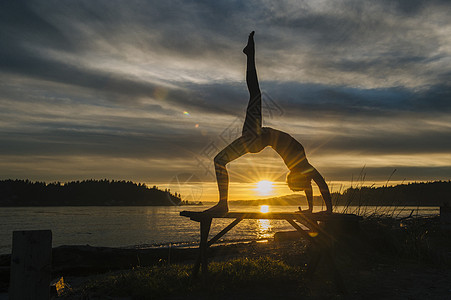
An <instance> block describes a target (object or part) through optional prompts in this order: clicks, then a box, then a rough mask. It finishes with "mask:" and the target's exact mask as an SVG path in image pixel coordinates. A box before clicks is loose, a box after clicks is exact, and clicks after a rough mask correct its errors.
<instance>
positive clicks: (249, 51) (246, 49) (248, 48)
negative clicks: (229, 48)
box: [243, 31, 255, 55]
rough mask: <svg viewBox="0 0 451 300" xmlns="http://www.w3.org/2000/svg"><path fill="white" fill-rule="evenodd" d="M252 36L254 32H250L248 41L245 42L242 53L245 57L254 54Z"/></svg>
mask: <svg viewBox="0 0 451 300" xmlns="http://www.w3.org/2000/svg"><path fill="white" fill-rule="evenodd" d="M254 34H255V31H252V32H251V33H250V34H249V39H248V40H247V45H246V47H244V49H243V52H244V54H246V55H251V54H254V52H255V48H254Z"/></svg>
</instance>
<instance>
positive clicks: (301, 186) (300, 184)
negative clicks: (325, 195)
mask: <svg viewBox="0 0 451 300" xmlns="http://www.w3.org/2000/svg"><path fill="white" fill-rule="evenodd" d="M287 184H288V187H289V188H290V189H291V190H292V191H303V190H305V189H307V188H310V187H311V185H312V183H311V179H310V178H309V177H307V176H305V175H304V174H302V173H301V172H299V171H290V173H288V175H287Z"/></svg>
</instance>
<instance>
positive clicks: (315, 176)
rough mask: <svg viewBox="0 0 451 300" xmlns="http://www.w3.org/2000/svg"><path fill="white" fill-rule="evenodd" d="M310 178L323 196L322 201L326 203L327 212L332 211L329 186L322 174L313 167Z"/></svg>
mask: <svg viewBox="0 0 451 300" xmlns="http://www.w3.org/2000/svg"><path fill="white" fill-rule="evenodd" d="M311 177H312V180H313V181H314V182H315V183H316V184H317V185H318V187H319V191H320V192H321V196H323V200H324V203H325V204H326V210H327V212H329V213H331V212H332V198H331V197H330V192H329V187H328V186H327V183H326V181H325V180H324V178H323V176H321V174H320V173H319V172H318V171H317V170H316V169H315V168H314V169H313V171H312V173H311Z"/></svg>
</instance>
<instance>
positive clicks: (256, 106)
mask: <svg viewBox="0 0 451 300" xmlns="http://www.w3.org/2000/svg"><path fill="white" fill-rule="evenodd" d="M243 52H244V53H245V54H246V56H247V70H246V83H247V89H248V90H249V103H248V105H247V109H246V119H245V120H244V126H243V135H253V136H257V135H259V134H260V133H261V127H262V96H261V92H260V86H259V84H258V78H257V70H256V68H255V44H254V31H252V32H251V34H250V35H249V39H248V42H247V45H246V47H245V48H244V49H243Z"/></svg>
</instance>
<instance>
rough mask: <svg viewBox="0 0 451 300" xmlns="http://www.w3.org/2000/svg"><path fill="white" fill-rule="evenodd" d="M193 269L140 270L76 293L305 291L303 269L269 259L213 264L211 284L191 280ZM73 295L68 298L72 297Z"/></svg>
mask: <svg viewBox="0 0 451 300" xmlns="http://www.w3.org/2000/svg"><path fill="white" fill-rule="evenodd" d="M191 268H192V265H161V266H152V267H139V268H134V269H132V270H127V271H121V272H116V273H112V274H110V275H107V276H102V277H101V278H99V279H96V280H92V281H90V282H89V283H87V284H85V285H84V286H83V287H81V288H79V289H77V290H75V291H73V292H72V296H74V295H78V296H80V297H105V298H107V297H132V299H158V298H165V297H168V296H169V295H170V296H171V297H172V296H173V297H177V296H180V297H182V296H187V295H199V296H208V295H218V294H224V293H234V292H236V291H237V290H242V289H249V288H253V287H260V288H262V289H263V290H265V289H274V288H276V289H280V288H281V287H285V286H287V284H288V285H290V286H291V288H292V287H293V286H294V287H295V289H298V290H302V289H303V286H302V283H301V282H302V281H301V280H302V277H303V271H302V270H301V268H300V267H294V266H289V265H287V264H286V263H284V262H282V261H280V260H276V259H273V258H269V257H258V258H238V259H233V260H230V261H226V262H211V263H210V264H209V275H208V284H207V285H204V284H202V281H201V280H193V279H192V278H190V275H191ZM69 296H70V295H68V297H69Z"/></svg>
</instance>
